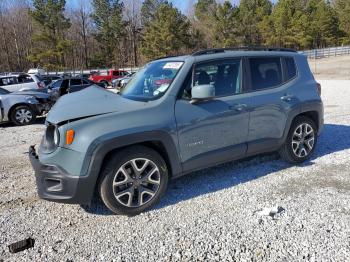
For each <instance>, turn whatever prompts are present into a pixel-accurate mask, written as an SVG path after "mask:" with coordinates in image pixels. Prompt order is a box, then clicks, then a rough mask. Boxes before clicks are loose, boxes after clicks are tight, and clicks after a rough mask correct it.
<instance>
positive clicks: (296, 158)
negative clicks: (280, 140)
mask: <svg viewBox="0 0 350 262" xmlns="http://www.w3.org/2000/svg"><path fill="white" fill-rule="evenodd" d="M316 142H317V128H316V125H315V123H314V121H312V120H311V119H310V118H308V117H305V116H299V117H297V118H296V119H295V120H294V121H293V123H292V126H291V128H290V130H289V133H288V136H287V139H286V141H285V143H284V145H283V146H282V148H281V149H280V151H279V153H280V155H281V157H282V158H283V159H284V160H286V161H287V162H289V163H301V162H303V161H305V160H307V159H308V158H310V156H311V155H312V153H313V152H314V150H315V146H316Z"/></svg>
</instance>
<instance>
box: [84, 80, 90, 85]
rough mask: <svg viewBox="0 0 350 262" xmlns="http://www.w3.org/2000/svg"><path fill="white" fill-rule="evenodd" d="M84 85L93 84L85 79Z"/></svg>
mask: <svg viewBox="0 0 350 262" xmlns="http://www.w3.org/2000/svg"><path fill="white" fill-rule="evenodd" d="M83 85H91V83H90V82H89V81H88V80H86V79H83Z"/></svg>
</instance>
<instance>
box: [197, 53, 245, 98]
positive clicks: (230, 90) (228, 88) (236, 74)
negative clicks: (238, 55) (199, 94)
mask: <svg viewBox="0 0 350 262" xmlns="http://www.w3.org/2000/svg"><path fill="white" fill-rule="evenodd" d="M240 68H241V60H240V59H234V60H223V61H215V62H210V63H205V64H200V65H197V66H196V68H195V70H194V76H193V86H197V85H213V86H214V88H215V96H229V95H234V94H237V93H239V92H240V87H241V85H240V83H241V80H240V79H241V77H240V75H241V74H240V70H241V69H240Z"/></svg>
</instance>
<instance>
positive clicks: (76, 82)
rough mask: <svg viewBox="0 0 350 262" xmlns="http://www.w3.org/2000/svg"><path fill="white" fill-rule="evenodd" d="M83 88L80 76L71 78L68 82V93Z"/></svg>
mask: <svg viewBox="0 0 350 262" xmlns="http://www.w3.org/2000/svg"><path fill="white" fill-rule="evenodd" d="M81 89H83V86H82V82H81V79H80V78H72V79H71V80H70V83H69V91H68V93H74V92H77V91H80V90H81Z"/></svg>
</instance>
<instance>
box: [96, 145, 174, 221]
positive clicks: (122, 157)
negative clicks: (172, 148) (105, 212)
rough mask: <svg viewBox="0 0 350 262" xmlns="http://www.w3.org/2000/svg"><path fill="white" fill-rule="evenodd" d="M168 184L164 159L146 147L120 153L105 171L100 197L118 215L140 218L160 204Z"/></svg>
mask: <svg viewBox="0 0 350 262" xmlns="http://www.w3.org/2000/svg"><path fill="white" fill-rule="evenodd" d="M167 184H168V169H167V166H166V163H165V161H164V160H163V158H162V157H161V156H160V155H159V154H158V153H157V152H156V151H154V150H152V149H150V148H147V147H144V146H133V147H130V148H126V149H124V150H121V151H120V152H118V153H116V154H115V155H114V156H113V157H111V158H110V160H109V161H108V162H107V163H106V165H105V167H104V168H103V171H102V174H101V179H100V183H99V193H100V197H101V199H102V201H103V203H104V204H105V205H106V206H107V207H108V208H109V209H110V210H111V211H112V212H113V213H115V214H119V215H137V214H139V213H141V212H143V211H145V210H147V209H148V208H150V207H152V206H153V205H154V204H156V203H157V202H158V201H159V199H160V198H161V197H162V195H163V194H164V192H165V190H166V188H167Z"/></svg>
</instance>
